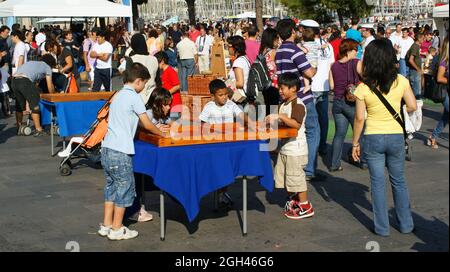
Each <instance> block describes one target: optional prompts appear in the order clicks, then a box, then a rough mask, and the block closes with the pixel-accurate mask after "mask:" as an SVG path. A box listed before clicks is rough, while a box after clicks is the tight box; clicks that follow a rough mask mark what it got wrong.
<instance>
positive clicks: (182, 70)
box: [177, 31, 198, 92]
mask: <svg viewBox="0 0 450 272" xmlns="http://www.w3.org/2000/svg"><path fill="white" fill-rule="evenodd" d="M177 52H178V56H179V57H180V63H179V64H178V66H179V68H178V70H179V73H178V76H179V77H180V82H181V91H182V92H187V89H188V84H187V77H188V76H190V75H193V74H194V73H195V66H196V65H197V62H198V53H197V47H196V46H195V43H194V42H193V41H191V40H190V39H189V32H187V31H184V32H183V38H182V39H181V41H180V42H179V43H178V44H177Z"/></svg>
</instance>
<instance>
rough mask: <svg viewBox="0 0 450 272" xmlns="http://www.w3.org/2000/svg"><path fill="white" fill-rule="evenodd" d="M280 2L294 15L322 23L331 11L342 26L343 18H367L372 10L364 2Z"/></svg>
mask: <svg viewBox="0 0 450 272" xmlns="http://www.w3.org/2000/svg"><path fill="white" fill-rule="evenodd" d="M281 2H282V3H283V4H284V5H286V6H287V7H288V8H289V9H290V10H291V11H293V12H294V13H295V14H296V15H298V16H300V17H303V18H311V19H316V20H317V21H320V22H322V23H326V20H327V19H329V18H330V15H331V12H332V11H335V12H336V13H337V14H338V17H339V21H340V22H341V24H342V22H343V20H344V18H351V17H354V16H358V17H364V16H367V15H369V13H370V10H371V9H372V8H373V6H369V5H367V3H366V1H365V0H281ZM324 20H325V21H324Z"/></svg>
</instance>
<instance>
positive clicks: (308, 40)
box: [298, 28, 321, 92]
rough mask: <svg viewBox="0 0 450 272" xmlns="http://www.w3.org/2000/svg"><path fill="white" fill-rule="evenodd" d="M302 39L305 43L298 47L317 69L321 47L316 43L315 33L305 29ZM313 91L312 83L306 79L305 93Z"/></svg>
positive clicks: (310, 29)
mask: <svg viewBox="0 0 450 272" xmlns="http://www.w3.org/2000/svg"><path fill="white" fill-rule="evenodd" d="M302 39H303V42H302V43H300V44H298V47H300V49H301V50H302V51H303V52H304V53H305V56H306V59H307V60H308V62H309V64H311V66H312V67H313V68H317V64H318V61H319V52H320V49H321V47H320V45H319V44H318V43H317V42H316V41H315V33H314V30H313V29H312V28H305V29H304V30H303V32H302ZM310 89H311V81H310V80H308V79H305V90H304V92H307V91H309V90H310Z"/></svg>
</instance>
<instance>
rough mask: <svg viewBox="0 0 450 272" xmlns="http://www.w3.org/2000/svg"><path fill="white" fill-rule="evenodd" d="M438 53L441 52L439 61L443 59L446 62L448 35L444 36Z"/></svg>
mask: <svg viewBox="0 0 450 272" xmlns="http://www.w3.org/2000/svg"><path fill="white" fill-rule="evenodd" d="M439 53H440V54H441V59H440V61H441V62H442V61H445V62H446V63H448V35H447V37H445V39H444V42H443V43H442V46H441V49H440V52H439Z"/></svg>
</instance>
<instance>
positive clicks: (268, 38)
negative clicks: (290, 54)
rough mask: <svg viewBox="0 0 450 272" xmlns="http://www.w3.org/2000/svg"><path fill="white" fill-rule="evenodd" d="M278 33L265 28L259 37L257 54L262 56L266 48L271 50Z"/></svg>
mask: <svg viewBox="0 0 450 272" xmlns="http://www.w3.org/2000/svg"><path fill="white" fill-rule="evenodd" d="M278 37H279V35H278V31H276V30H275V29H273V28H267V29H266V30H264V31H263V34H262V36H261V46H260V47H259V54H264V51H265V50H266V49H268V48H270V49H273V44H274V43H275V41H276V40H277V39H278Z"/></svg>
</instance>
